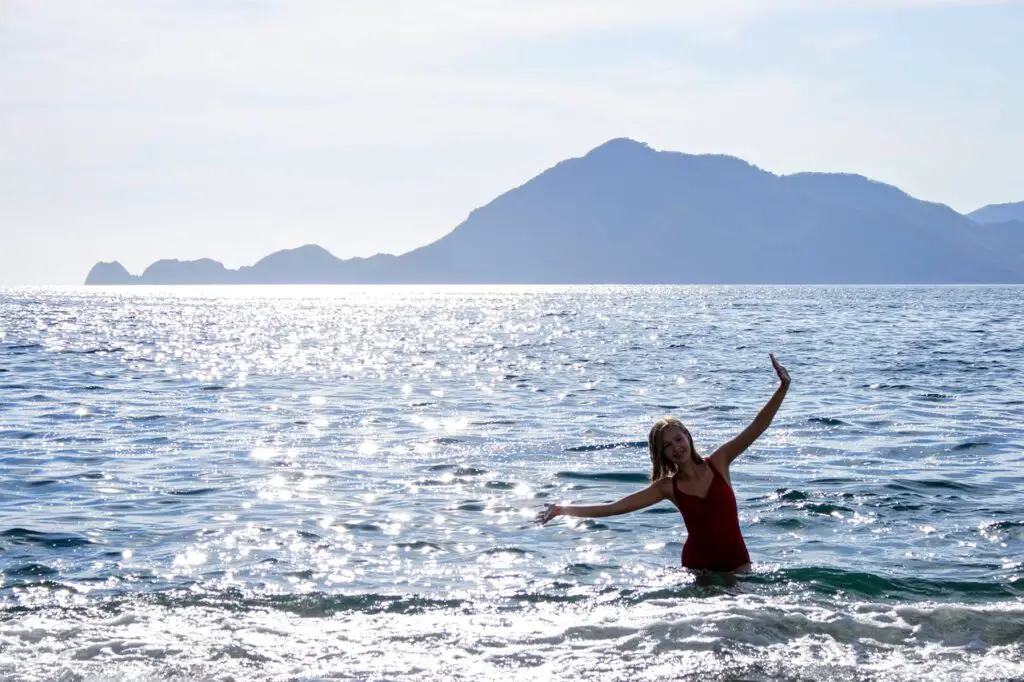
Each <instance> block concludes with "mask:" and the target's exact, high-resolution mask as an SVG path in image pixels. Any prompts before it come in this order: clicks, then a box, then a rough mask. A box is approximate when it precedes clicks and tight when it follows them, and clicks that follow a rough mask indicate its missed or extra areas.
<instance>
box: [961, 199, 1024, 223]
mask: <svg viewBox="0 0 1024 682" xmlns="http://www.w3.org/2000/svg"><path fill="white" fill-rule="evenodd" d="M967 217H968V218H970V219H971V220H973V221H974V222H976V223H982V224H985V223H1006V222H1010V221H1013V220H1024V201H1018V202H1017V203H1015V204H989V205H988V206H982V207H981V208H979V209H978V210H977V211H971V212H970V213H968V214H967Z"/></svg>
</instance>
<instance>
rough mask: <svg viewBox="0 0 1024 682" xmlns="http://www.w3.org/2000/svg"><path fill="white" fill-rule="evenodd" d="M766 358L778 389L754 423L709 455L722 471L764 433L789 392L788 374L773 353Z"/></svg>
mask: <svg viewBox="0 0 1024 682" xmlns="http://www.w3.org/2000/svg"><path fill="white" fill-rule="evenodd" d="M768 357H769V358H771V360H772V367H773V368H774V369H775V374H776V375H778V377H779V387H778V388H777V389H775V394H774V395H772V397H771V399H769V400H768V402H767V403H766V404H765V406H764V407H762V408H761V411H760V412H758V413H757V416H756V417H754V421H752V422H751V423H750V426H748V427H747V428H745V429H743V430H742V431H740V433H739V434H738V435H737V436H736V437H735V438H733V439H732V440H730V441H728V442H727V443H723V444H722V446H721V447H720V448H718V449H717V450H715V451H714V452H713V453H712V454H711V457H710V459H711V460H713V461H714V462H715V463H716V464H718V466H719V468H720V469H721V470H722V471H727V470H728V468H729V464H731V463H732V461H733V460H734V459H736V458H737V457H739V456H740V454H742V453H743V451H744V450H746V449H747V448H749V447H750V444H751V443H753V442H754V441H755V440H757V439H758V437H759V436H760V435H761V434H762V433H764V431H765V429H767V428H768V425H769V424H771V423H772V420H773V419H774V418H775V413H776V412H778V411H779V406H780V405H782V401H783V399H785V397H786V391H788V390H789V372H787V371H786V368H785V367H783V366H782V365H780V364H779V362H778V360H776V359H775V354H774V353H769V354H768Z"/></svg>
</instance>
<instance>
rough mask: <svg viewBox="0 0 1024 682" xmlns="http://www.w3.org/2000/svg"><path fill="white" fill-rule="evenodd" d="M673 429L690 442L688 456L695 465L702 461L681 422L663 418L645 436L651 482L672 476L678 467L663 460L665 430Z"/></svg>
mask: <svg viewBox="0 0 1024 682" xmlns="http://www.w3.org/2000/svg"><path fill="white" fill-rule="evenodd" d="M672 427H675V428H677V429H679V430H680V431H682V432H683V434H684V435H685V436H686V440H688V441H690V456H691V457H693V461H694V462H695V463H696V464H700V463H701V462H703V461H704V460H702V459H701V457H700V455H699V454H697V448H696V446H694V444H693V436H692V435H691V434H690V430H689V429H687V428H686V427H685V426H683V422H681V421H679V420H678V419H676V418H675V417H663V418H662V419H659V420H658V421H656V422H655V423H654V426H652V427H651V431H650V433H648V434H647V449H648V450H649V451H650V453H651V480H652V481H657V480H658V479H659V478H661V477H662V476H673V475H675V473H676V470H677V469H678V467H676V465H675V464H674V463H673V462H670V461H669V460H668V459H666V458H665V455H664V454H663V451H664V449H665V429H669V428H672Z"/></svg>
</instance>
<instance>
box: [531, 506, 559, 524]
mask: <svg viewBox="0 0 1024 682" xmlns="http://www.w3.org/2000/svg"><path fill="white" fill-rule="evenodd" d="M561 515H562V508H561V507H559V506H558V505H557V504H545V505H544V510H543V511H540V512H538V513H537V518H536V521H537V525H539V526H543V525H544V524H545V523H547V522H548V521H550V520H551V519H553V518H555V517H556V516H561Z"/></svg>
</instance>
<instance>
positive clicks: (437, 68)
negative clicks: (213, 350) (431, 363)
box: [0, 0, 1024, 286]
mask: <svg viewBox="0 0 1024 682" xmlns="http://www.w3.org/2000/svg"><path fill="white" fill-rule="evenodd" d="M1021 35H1024V1H1016V2H1015V1H1012V0H1004V1H1003V2H996V1H991V2H984V1H978V0H973V1H971V0H886V1H883V0H856V1H855V0H687V2H679V1H678V0H630V2H622V0H472V1H469V0H374V2H369V1H366V2H350V1H349V0H89V1H88V2H85V1H82V0H45V1H41V0H0V237H2V239H0V286H15V285H42V284H61V285H66V284H81V283H82V282H83V281H84V279H85V276H86V274H87V273H88V271H89V269H90V268H91V267H92V265H93V264H94V263H96V262H98V261H113V260H117V261H119V262H120V263H122V264H123V265H124V266H125V267H127V268H128V270H129V271H130V272H132V273H134V274H138V273H141V272H142V270H143V269H144V268H145V267H146V266H147V265H149V264H150V263H152V262H153V261H155V260H157V259H160V258H179V259H194V258H213V259H215V260H219V261H221V262H222V263H224V264H225V265H227V266H228V267H239V266H241V265H249V264H252V263H254V262H255V261H257V260H258V259H260V258H262V257H263V256H266V255H268V254H270V253H272V252H274V251H277V250H280V249H286V248H295V247H297V246H301V245H303V244H309V243H315V244H319V245H321V246H323V247H324V248H326V249H327V250H329V251H330V252H331V253H333V254H334V255H336V256H338V257H340V258H349V257H353V256H370V255H373V254H375V253H382V252H383V253H395V254H399V253H404V252H406V251H409V250H411V249H414V248H416V247H418V246H422V245H424V244H427V243H430V242H432V241H435V240H437V239H439V238H440V237H442V236H444V235H445V234H447V233H448V232H450V231H451V230H452V229H453V228H454V227H455V226H456V225H458V224H459V223H460V222H462V221H463V220H464V219H465V218H466V217H467V216H468V214H469V213H470V212H471V211H472V210H473V209H475V208H477V207H479V206H482V205H484V204H486V203H488V202H489V201H491V200H492V199H494V198H495V197H497V196H498V195H500V194H502V193H504V192H506V191H508V190H509V189H512V188H514V187H516V186H519V185H521V184H523V183H525V182H526V181H528V180H529V179H530V178H532V177H534V176H535V175H537V174H538V173H540V172H542V171H544V170H545V169H547V168H549V167H551V166H553V165H555V164H556V163H558V162H559V161H561V160H563V159H566V158H571V157H578V156H582V155H583V154H585V153H586V152H587V151H589V150H590V149H592V148H593V147H596V146H598V145H600V144H601V143H603V142H605V141H607V140H609V139H612V138H616V137H630V138H633V139H635V140H639V141H641V142H646V143H647V144H649V145H650V146H652V147H654V148H656V149H663V150H671V151H681V152H687V153H723V154H731V155H735V156H738V157H741V158H743V159H745V160H747V161H749V162H751V163H754V164H756V165H757V166H759V167H761V168H764V169H766V170H770V171H772V172H775V173H780V174H784V173H793V172H799V171H833V172H835V171H842V172H853V173H860V174H863V175H866V176H868V177H871V178H874V179H876V180H880V181H883V182H887V183H890V184H893V185H896V186H898V187H900V188H901V189H903V190H904V191H906V192H908V193H910V194H911V195H913V196H916V197H919V198H922V199H927V200H929V201H938V202H942V203H945V204H948V205H949V206H952V207H953V208H954V209H956V210H958V211H961V212H967V211H970V210H973V209H976V208H978V207H980V206H982V205H985V204H990V203H1002V202H1010V201H1024V164H1022V159H1024V88H1022V87H1021V86H1020V84H1021V83H1024V40H1022V39H1021Z"/></svg>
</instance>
